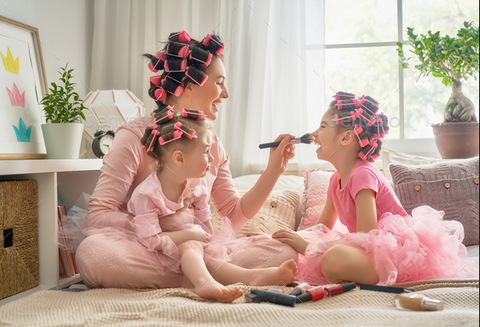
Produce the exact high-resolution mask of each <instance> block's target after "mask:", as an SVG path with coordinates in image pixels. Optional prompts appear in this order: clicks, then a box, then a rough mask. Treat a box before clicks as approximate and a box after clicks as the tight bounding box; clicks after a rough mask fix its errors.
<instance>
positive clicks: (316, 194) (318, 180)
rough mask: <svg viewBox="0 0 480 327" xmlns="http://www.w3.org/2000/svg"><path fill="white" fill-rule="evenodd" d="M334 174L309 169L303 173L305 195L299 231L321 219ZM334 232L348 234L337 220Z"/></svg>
mask: <svg viewBox="0 0 480 327" xmlns="http://www.w3.org/2000/svg"><path fill="white" fill-rule="evenodd" d="M332 175H333V173H332V172H327V171H321V170H316V169H308V170H306V171H305V172H304V173H303V177H304V184H305V191H304V193H303V207H302V220H301V221H300V225H299V226H298V230H299V231H300V230H303V229H306V228H310V227H312V226H314V225H315V223H316V222H317V221H318V218H320V214H321V213H322V211H323V207H325V202H326V201H327V190H328V184H329V182H330V177H332ZM333 230H337V231H340V232H347V228H346V227H345V226H344V225H342V224H341V223H340V221H339V220H338V219H337V222H336V223H335V226H334V228H333Z"/></svg>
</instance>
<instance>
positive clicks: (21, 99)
mask: <svg viewBox="0 0 480 327" xmlns="http://www.w3.org/2000/svg"><path fill="white" fill-rule="evenodd" d="M6 89H7V92H8V96H9V97H10V103H11V104H12V106H17V107H23V108H25V91H23V93H22V94H21V95H20V92H18V88H17V86H16V85H15V83H13V88H12V89H13V92H12V91H10V90H9V89H8V87H6Z"/></svg>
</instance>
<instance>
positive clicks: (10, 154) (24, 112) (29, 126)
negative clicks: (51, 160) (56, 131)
mask: <svg viewBox="0 0 480 327" xmlns="http://www.w3.org/2000/svg"><path fill="white" fill-rule="evenodd" d="M0 57H1V59H2V61H1V63H0V93H2V95H1V96H0V160H16V159H46V158H47V151H46V148H45V143H44V140H43V134H42V129H41V124H42V123H43V122H44V121H42V119H44V118H42V116H41V106H40V102H41V100H42V98H43V96H44V95H45V94H46V92H47V90H48V86H47V78H46V74H45V66H44V64H43V55H42V48H41V41H40V35H39V33H38V29H37V28H35V27H33V26H29V25H26V24H24V23H22V22H18V21H15V20H13V19H10V18H7V17H4V16H0Z"/></svg>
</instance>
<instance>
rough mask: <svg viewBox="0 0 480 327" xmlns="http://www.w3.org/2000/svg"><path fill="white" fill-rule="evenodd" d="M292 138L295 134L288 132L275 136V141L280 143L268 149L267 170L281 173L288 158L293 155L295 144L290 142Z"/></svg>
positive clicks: (285, 166)
mask: <svg viewBox="0 0 480 327" xmlns="http://www.w3.org/2000/svg"><path fill="white" fill-rule="evenodd" d="M294 138H295V136H293V135H290V134H282V135H280V136H279V137H277V138H276V140H275V142H279V141H281V143H280V145H279V146H278V147H276V148H272V149H270V157H269V159H268V165H267V170H272V171H274V172H277V173H278V175H281V174H283V172H284V171H285V169H286V168H287V165H288V162H289V161H290V159H292V158H293V157H295V145H292V144H290V141H291V140H293V139H294Z"/></svg>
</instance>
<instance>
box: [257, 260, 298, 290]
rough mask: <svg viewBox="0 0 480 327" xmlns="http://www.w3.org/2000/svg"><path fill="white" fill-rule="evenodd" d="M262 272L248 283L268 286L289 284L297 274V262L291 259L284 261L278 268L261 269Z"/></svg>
mask: <svg viewBox="0 0 480 327" xmlns="http://www.w3.org/2000/svg"><path fill="white" fill-rule="evenodd" d="M262 270H263V272H262V273H259V276H258V277H257V278H256V279H255V280H254V281H253V282H252V283H251V284H250V285H251V286H268V285H280V286H286V285H288V284H290V283H291V282H292V281H293V279H294V277H295V276H297V274H298V267H297V264H296V263H295V261H294V260H293V259H290V260H288V261H285V262H284V263H282V264H281V265H280V267H278V268H266V269H262Z"/></svg>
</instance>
